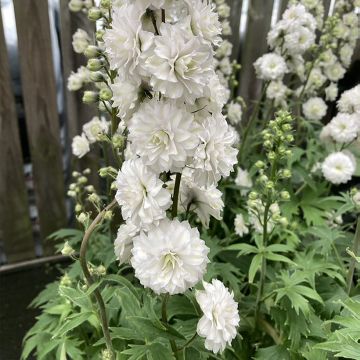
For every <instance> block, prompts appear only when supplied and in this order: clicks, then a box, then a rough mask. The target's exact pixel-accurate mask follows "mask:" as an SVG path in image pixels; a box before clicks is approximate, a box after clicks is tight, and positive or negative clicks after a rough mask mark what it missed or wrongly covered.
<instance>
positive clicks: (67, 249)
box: [61, 241, 75, 256]
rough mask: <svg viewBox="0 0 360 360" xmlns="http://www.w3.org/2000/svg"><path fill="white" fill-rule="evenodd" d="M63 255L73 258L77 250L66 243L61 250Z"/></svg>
mask: <svg viewBox="0 0 360 360" xmlns="http://www.w3.org/2000/svg"><path fill="white" fill-rule="evenodd" d="M61 253H62V254H63V255H65V256H71V255H73V254H74V253H75V250H74V249H73V248H72V247H71V246H70V244H69V242H68V241H66V242H65V244H64V247H63V248H62V250H61Z"/></svg>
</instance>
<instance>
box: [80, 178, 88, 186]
mask: <svg viewBox="0 0 360 360" xmlns="http://www.w3.org/2000/svg"><path fill="white" fill-rule="evenodd" d="M87 182H88V179H87V177H86V176H80V177H79V178H78V183H79V184H86V183H87Z"/></svg>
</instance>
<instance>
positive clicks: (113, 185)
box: [110, 181, 117, 190]
mask: <svg viewBox="0 0 360 360" xmlns="http://www.w3.org/2000/svg"><path fill="white" fill-rule="evenodd" d="M110 189H111V190H117V185H116V181H113V182H112V183H111V185H110Z"/></svg>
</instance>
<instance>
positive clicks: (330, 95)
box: [325, 82, 339, 101]
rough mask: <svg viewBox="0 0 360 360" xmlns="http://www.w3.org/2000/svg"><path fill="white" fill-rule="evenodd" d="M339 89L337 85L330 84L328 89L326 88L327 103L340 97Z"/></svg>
mask: <svg viewBox="0 0 360 360" xmlns="http://www.w3.org/2000/svg"><path fill="white" fill-rule="evenodd" d="M338 91H339V90H338V87H337V85H336V83H333V82H332V83H330V84H329V85H328V86H327V87H326V88H325V96H326V100H327V101H334V100H335V99H336V98H337V96H338Z"/></svg>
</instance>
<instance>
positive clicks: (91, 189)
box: [85, 185, 95, 193]
mask: <svg viewBox="0 0 360 360" xmlns="http://www.w3.org/2000/svg"><path fill="white" fill-rule="evenodd" d="M85 190H86V191H87V192H88V193H93V192H94V191H95V188H94V186H93V185H88V186H85Z"/></svg>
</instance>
